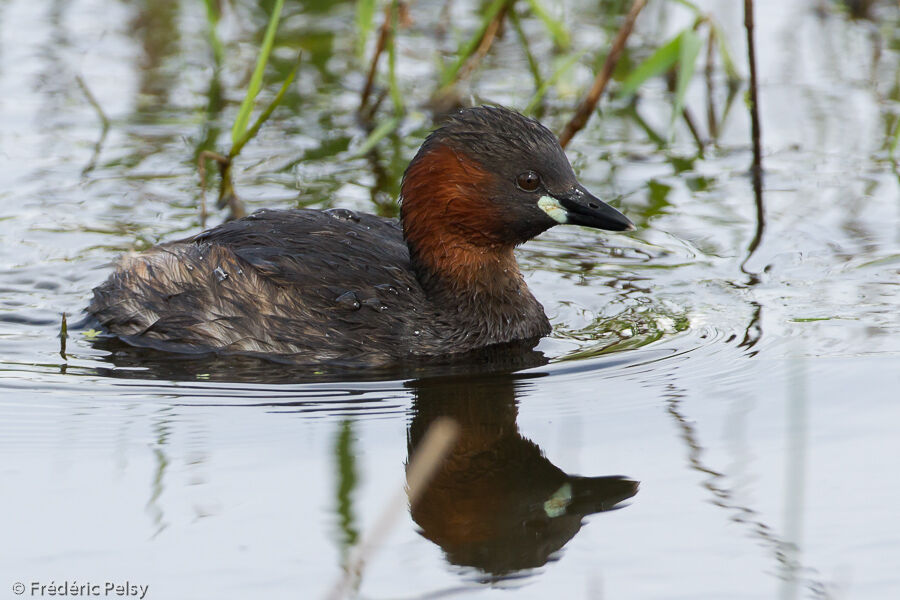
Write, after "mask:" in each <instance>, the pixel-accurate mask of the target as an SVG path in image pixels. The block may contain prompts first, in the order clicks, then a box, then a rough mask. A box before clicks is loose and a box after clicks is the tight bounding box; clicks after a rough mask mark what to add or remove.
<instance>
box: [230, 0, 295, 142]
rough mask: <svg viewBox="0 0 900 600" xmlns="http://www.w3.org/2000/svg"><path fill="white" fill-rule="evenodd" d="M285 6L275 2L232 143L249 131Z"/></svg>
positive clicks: (282, 3) (232, 135) (232, 133)
mask: <svg viewBox="0 0 900 600" xmlns="http://www.w3.org/2000/svg"><path fill="white" fill-rule="evenodd" d="M283 6H284V0H275V8H274V9H272V16H271V17H269V25H268V27H266V35H265V37H264V38H263V43H262V47H261V48H260V49H259V58H258V59H257V60H256V68H255V69H253V75H252V76H251V77H250V85H249V87H248V88H247V95H246V96H244V101H243V102H242V103H241V108H240V110H239V111H238V115H237V118H236V119H235V121H234V127H232V128H231V143H232V145H236V144H237V143H238V140H240V139H241V138H242V137H243V135H244V131H245V130H246V129H247V123H249V122H250V113H251V111H252V110H253V102H254V101H255V100H256V96H257V95H258V94H259V90H260V88H261V87H262V78H263V72H264V71H265V70H266V64H268V62H269V54H271V52H272V46H273V45H274V43H275V30H276V29H278V21H279V19H280V18H281V8H282V7H283Z"/></svg>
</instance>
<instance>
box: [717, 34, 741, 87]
mask: <svg viewBox="0 0 900 600" xmlns="http://www.w3.org/2000/svg"><path fill="white" fill-rule="evenodd" d="M709 27H710V31H711V32H712V35H714V36H716V43H717V44H718V47H719V56H721V57H722V66H723V67H725V74H726V75H727V76H728V79H729V80H730V81H740V80H741V79H743V78H742V77H741V74H740V72H739V71H738V69H737V66H735V62H734V59H733V58H732V57H731V50H729V48H728V41H727V39H726V38H725V34H724V33H723V32H722V29H721V28H720V27H719V25H718V24H717V23H716V22H715V21H710V22H709Z"/></svg>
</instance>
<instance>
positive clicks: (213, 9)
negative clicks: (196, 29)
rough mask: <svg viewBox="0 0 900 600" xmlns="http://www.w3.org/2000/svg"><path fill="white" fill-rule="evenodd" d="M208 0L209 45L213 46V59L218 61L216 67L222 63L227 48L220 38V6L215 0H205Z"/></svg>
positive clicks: (206, 0)
mask: <svg viewBox="0 0 900 600" xmlns="http://www.w3.org/2000/svg"><path fill="white" fill-rule="evenodd" d="M204 1H205V2H206V21H207V23H208V24H209V45H210V46H212V51H213V59H214V60H215V61H216V67H218V66H219V65H221V64H222V57H224V56H225V49H224V48H223V47H222V41H221V40H220V39H219V31H218V30H219V17H220V15H219V7H218V6H216V3H215V0H204Z"/></svg>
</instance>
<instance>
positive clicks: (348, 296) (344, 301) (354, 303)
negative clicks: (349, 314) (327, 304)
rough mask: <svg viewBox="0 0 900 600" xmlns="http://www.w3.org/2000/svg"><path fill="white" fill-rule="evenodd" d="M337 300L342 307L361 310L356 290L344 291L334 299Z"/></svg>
mask: <svg viewBox="0 0 900 600" xmlns="http://www.w3.org/2000/svg"><path fill="white" fill-rule="evenodd" d="M334 301H335V302H337V303H338V305H340V306H341V307H342V308H346V309H349V310H359V307H360V303H359V298H358V297H357V295H356V293H355V292H344V293H343V294H341V295H340V296H338V297H337V298H335V299H334Z"/></svg>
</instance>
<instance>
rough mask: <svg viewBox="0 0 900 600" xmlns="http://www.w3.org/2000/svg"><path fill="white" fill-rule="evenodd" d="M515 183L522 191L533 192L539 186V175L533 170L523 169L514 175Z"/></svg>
mask: <svg viewBox="0 0 900 600" xmlns="http://www.w3.org/2000/svg"><path fill="white" fill-rule="evenodd" d="M516 185H517V186H519V189H520V190H522V191H523V192H534V191H536V190H537V189H538V188H539V187H541V176H540V175H538V174H537V173H535V172H534V171H525V172H524V173H520V174H519V176H518V177H516Z"/></svg>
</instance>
